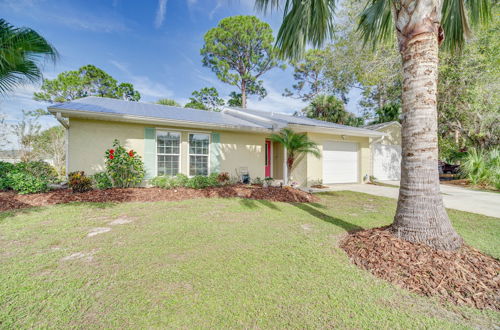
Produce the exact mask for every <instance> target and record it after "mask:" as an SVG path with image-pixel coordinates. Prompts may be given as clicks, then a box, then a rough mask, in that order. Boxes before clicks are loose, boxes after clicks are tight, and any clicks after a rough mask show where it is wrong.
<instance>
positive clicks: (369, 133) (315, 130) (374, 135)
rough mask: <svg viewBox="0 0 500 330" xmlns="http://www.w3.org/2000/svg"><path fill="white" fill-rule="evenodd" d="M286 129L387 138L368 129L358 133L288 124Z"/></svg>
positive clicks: (352, 130) (348, 130)
mask: <svg viewBox="0 0 500 330" xmlns="http://www.w3.org/2000/svg"><path fill="white" fill-rule="evenodd" d="M288 127H290V128H291V129H293V130H295V131H297V132H313V133H324V134H339V135H347V136H364V137H380V136H387V133H383V132H377V131H370V130H368V129H363V131H360V130H357V129H344V128H333V127H322V126H309V125H299V124H289V125H288Z"/></svg>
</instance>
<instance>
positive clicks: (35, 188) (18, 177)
mask: <svg viewBox="0 0 500 330" xmlns="http://www.w3.org/2000/svg"><path fill="white" fill-rule="evenodd" d="M6 179H7V182H8V187H9V188H12V189H13V190H15V191H17V192H18V193H19V194H34V193H40V192H45V191H47V190H49V187H48V182H47V181H46V180H43V179H42V178H39V177H36V176H34V175H31V174H29V173H27V172H22V171H17V170H14V171H11V172H9V173H8V174H7V178H6Z"/></svg>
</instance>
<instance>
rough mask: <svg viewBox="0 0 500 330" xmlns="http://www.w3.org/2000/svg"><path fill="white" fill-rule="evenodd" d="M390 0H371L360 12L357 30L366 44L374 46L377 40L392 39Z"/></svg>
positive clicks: (392, 23)
mask: <svg viewBox="0 0 500 330" xmlns="http://www.w3.org/2000/svg"><path fill="white" fill-rule="evenodd" d="M391 6H392V0H373V1H369V2H368V3H367V4H366V7H365V8H364V10H363V11H362V12H361V15H360V19H359V23H358V31H359V32H360V33H361V37H362V38H363V41H364V43H365V45H366V44H368V43H370V42H371V43H372V46H373V47H375V46H376V44H377V43H379V42H387V41H394V36H395V33H394V22H393V19H392V11H391Z"/></svg>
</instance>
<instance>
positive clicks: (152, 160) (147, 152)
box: [144, 127, 156, 179]
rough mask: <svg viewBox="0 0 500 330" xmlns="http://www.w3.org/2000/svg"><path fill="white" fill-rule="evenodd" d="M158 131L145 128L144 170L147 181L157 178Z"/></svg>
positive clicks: (152, 128)
mask: <svg viewBox="0 0 500 330" xmlns="http://www.w3.org/2000/svg"><path fill="white" fill-rule="evenodd" d="M155 149H156V129H155V128H154V127H145V128H144V169H145V170H146V175H145V179H151V178H154V177H155V176H156V150H155Z"/></svg>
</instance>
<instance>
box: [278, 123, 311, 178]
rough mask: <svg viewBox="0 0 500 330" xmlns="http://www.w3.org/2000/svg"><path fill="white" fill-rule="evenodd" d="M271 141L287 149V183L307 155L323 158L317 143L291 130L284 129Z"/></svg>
mask: <svg viewBox="0 0 500 330" xmlns="http://www.w3.org/2000/svg"><path fill="white" fill-rule="evenodd" d="M269 139H270V140H271V141H273V142H278V143H281V145H283V147H284V148H286V166H287V169H288V175H287V177H286V180H287V181H286V182H288V181H290V176H291V174H292V169H293V167H294V165H295V164H297V163H298V160H300V159H301V158H302V157H304V156H305V155H306V154H312V155H314V156H316V157H318V158H319V157H320V156H321V153H320V151H319V149H318V145H317V144H316V143H315V142H313V141H311V140H309V138H308V137H307V135H306V134H300V133H295V132H294V131H293V130H291V129H290V128H283V129H282V130H281V132H279V133H278V134H272V135H271V136H270V137H269ZM286 182H285V183H286Z"/></svg>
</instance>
